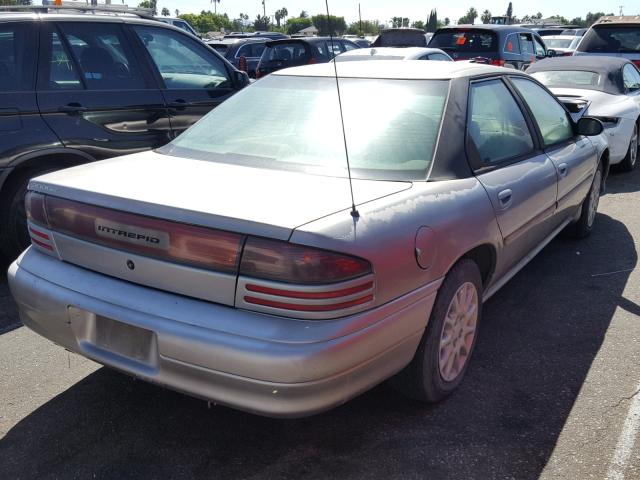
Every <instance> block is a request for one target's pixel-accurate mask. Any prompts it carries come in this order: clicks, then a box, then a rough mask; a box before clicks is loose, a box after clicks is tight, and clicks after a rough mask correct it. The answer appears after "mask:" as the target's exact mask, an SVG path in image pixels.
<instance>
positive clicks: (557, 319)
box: [0, 170, 640, 479]
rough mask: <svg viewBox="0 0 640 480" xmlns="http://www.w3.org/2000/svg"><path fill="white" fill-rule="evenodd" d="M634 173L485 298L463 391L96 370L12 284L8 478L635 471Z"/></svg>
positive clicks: (0, 458)
mask: <svg viewBox="0 0 640 480" xmlns="http://www.w3.org/2000/svg"><path fill="white" fill-rule="evenodd" d="M639 204H640V170H636V171H635V173H633V174H628V175H621V174H617V175H613V176H612V177H611V178H610V181H609V184H608V194H607V195H606V196H604V197H603V198H602V200H601V203H600V208H599V212H600V213H599V214H598V218H597V226H596V230H595V232H594V234H593V235H592V236H591V237H589V238H588V239H586V240H584V241H578V242H576V241H573V240H568V239H565V238H559V239H556V240H554V241H553V242H552V243H551V244H550V245H549V246H548V247H547V248H545V249H544V250H543V251H542V253H541V254H540V255H538V256H537V257H536V258H535V259H534V260H533V261H532V262H531V263H530V264H529V265H528V266H527V267H526V268H525V269H524V270H523V271H522V272H521V273H519V274H518V275H517V276H516V277H515V278H514V279H513V280H512V281H511V282H510V283H509V284H507V286H506V287H505V288H504V289H502V290H501V291H500V292H499V293H498V294H497V295H496V296H495V297H493V298H492V299H491V300H490V301H489V302H488V303H487V304H486V308H485V315H484V319H483V322H484V323H483V325H482V330H481V334H480V338H479V342H478V346H477V349H476V352H475V357H474V361H473V362H472V364H471V366H470V370H469V372H468V375H467V377H466V379H465V381H464V382H463V384H462V386H461V388H460V389H459V390H458V391H457V392H456V393H455V394H454V395H453V396H452V397H451V398H449V399H448V400H446V401H445V402H443V403H441V404H438V405H435V406H430V407H428V406H424V405H421V404H418V403H414V402H412V401H409V400H406V399H405V398H404V397H402V396H401V395H399V394H397V393H396V392H395V391H394V390H393V389H392V388H391V387H389V386H387V385H382V386H379V387H377V388H376V389H374V390H372V391H370V392H368V393H365V394H363V395H361V396H360V397H358V398H356V399H354V400H352V401H350V402H348V403H347V404H345V405H343V406H342V407H339V408H336V409H334V410H332V411H330V412H327V413H325V414H321V415H317V416H314V417H310V418H306V419H302V420H273V419H268V418H262V417H258V416H254V415H250V414H246V413H242V412H238V411H234V410H231V409H228V408H224V407H218V406H215V405H211V408H207V403H206V402H203V401H200V400H196V399H192V398H189V397H187V396H183V395H180V394H178V393H174V392H171V391H167V390H163V389H161V388H159V387H156V386H152V385H149V384H146V383H143V382H136V381H134V380H132V379H131V378H129V377H127V376H124V375H121V374H119V373H116V372H113V371H111V370H109V369H106V368H100V367H99V366H98V365H97V364H94V363H93V362H91V361H89V360H85V359H84V358H82V357H79V356H76V355H74V354H71V353H68V352H66V351H64V350H63V349H61V348H59V347H57V346H55V345H53V344H51V343H50V342H49V341H47V340H44V339H43V338H41V337H39V336H38V335H36V334H34V333H33V332H31V331H29V330H27V329H26V328H24V327H17V328H13V327H14V326H15V323H16V321H17V315H16V311H15V308H14V305H13V304H12V301H11V299H10V296H9V293H8V290H7V287H6V281H5V280H4V278H3V279H2V284H1V286H0V332H1V333H2V334H1V335H0V478H11V479H17V478H159V477H163V478H195V477H199V478H202V477H206V478H257V477H259V478H302V477H305V478H390V477H394V478H436V479H439V478H479V479H488V478H492V479H493V478H496V479H497V478H500V479H503V478H518V479H522V478H539V477H541V478H549V479H550V478H553V479H557V478H566V479H576V478H581V479H587V478H597V479H602V478H611V479H619V478H628V479H631V478H640V445H638V444H634V441H635V439H636V430H637V428H638V424H639V423H640V412H639V411H640V403H639V402H638V401H637V397H636V396H634V395H635V394H636V393H637V392H638V389H639V388H640V385H639V384H638V379H640V346H639V340H640V322H639V320H640V286H639V285H640V270H639V269H638V267H637V245H638V242H639V241H640V216H639V215H638V213H637V206H638V205H639Z"/></svg>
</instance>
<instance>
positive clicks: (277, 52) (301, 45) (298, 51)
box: [256, 37, 360, 78]
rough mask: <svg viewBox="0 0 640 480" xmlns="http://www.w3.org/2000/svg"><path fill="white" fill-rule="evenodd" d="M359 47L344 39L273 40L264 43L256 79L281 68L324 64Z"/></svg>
mask: <svg viewBox="0 0 640 480" xmlns="http://www.w3.org/2000/svg"><path fill="white" fill-rule="evenodd" d="M358 48H360V47H358V45H356V44H355V43H353V42H352V41H351V40H347V39H346V38H333V39H331V38H330V37H311V38H288V39H286V40H273V41H270V42H267V43H266V48H265V49H264V51H263V52H262V57H260V61H259V62H258V66H257V67H256V78H260V77H264V76H265V75H268V74H269V73H272V72H275V71H277V70H280V69H282V68H288V67H297V66H300V65H306V64H310V63H326V62H329V61H331V60H332V59H333V57H335V56H336V55H338V54H340V53H343V52H347V51H349V50H356V49H358Z"/></svg>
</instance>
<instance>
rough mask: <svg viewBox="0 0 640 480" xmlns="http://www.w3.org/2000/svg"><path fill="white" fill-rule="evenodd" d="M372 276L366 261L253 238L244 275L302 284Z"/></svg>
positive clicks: (245, 257) (242, 266)
mask: <svg viewBox="0 0 640 480" xmlns="http://www.w3.org/2000/svg"><path fill="white" fill-rule="evenodd" d="M367 273H371V265H370V264H369V262H367V261H366V260H362V259H360V258H356V257H351V256H348V255H343V254H339V253H334V252H329V251H326V250H320V249H316V248H310V247H304V246H301V245H294V244H291V243H286V242H279V241H276V240H266V239H260V238H249V239H248V240H247V243H246V244H245V247H244V252H243V254H242V263H241V264H240V275H246V276H249V277H256V278H262V279H265V280H273V281H277V282H286V283H294V284H302V285H314V284H327V283H337V282H344V281H346V280H350V279H353V278H356V277H361V276H363V275H366V274H367Z"/></svg>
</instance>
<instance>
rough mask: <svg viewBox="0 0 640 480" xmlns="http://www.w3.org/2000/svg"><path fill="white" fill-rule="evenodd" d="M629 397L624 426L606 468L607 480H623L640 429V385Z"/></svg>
mask: <svg viewBox="0 0 640 480" xmlns="http://www.w3.org/2000/svg"><path fill="white" fill-rule="evenodd" d="M635 392H636V393H635V394H634V395H633V398H632V399H631V404H630V405H629V411H628V412H627V416H626V417H625V419H624V426H623V427H622V431H621V432H620V436H619V437H618V443H617V444H616V448H615V450H614V451H613V457H612V459H611V463H610V464H609V469H608V470H607V480H624V478H625V476H624V471H625V468H626V466H627V464H628V462H629V458H630V457H631V453H632V452H633V447H634V445H635V443H636V438H637V437H638V430H640V393H639V392H640V385H638V388H636V391H635Z"/></svg>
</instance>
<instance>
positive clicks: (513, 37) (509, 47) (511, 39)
mask: <svg viewBox="0 0 640 480" xmlns="http://www.w3.org/2000/svg"><path fill="white" fill-rule="evenodd" d="M504 51H505V52H507V53H520V43H519V42H518V34H517V33H510V34H509V35H507V40H506V42H505V44H504Z"/></svg>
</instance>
